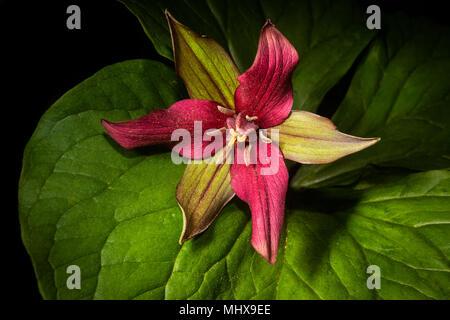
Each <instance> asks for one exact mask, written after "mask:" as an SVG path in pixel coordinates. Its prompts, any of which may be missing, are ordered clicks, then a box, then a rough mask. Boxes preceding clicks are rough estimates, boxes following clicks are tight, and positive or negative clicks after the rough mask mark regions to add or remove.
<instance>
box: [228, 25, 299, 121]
mask: <svg viewBox="0 0 450 320" xmlns="http://www.w3.org/2000/svg"><path fill="white" fill-rule="evenodd" d="M297 63H298V54H297V51H296V50H295V48H294V47H293V46H292V45H291V44H290V43H289V41H288V40H287V39H286V38H285V37H284V36H283V35H282V34H281V32H280V31H278V30H277V29H276V28H275V25H274V24H272V22H270V20H269V21H267V22H266V24H265V25H264V27H263V28H262V31H261V36H260V38H259V46H258V52H257V53H256V58H255V61H254V62H253V65H252V66H251V67H250V69H248V70H247V71H246V72H245V73H244V74H242V75H240V76H239V78H238V81H239V83H240V84H241V85H240V86H239V87H238V88H237V90H236V94H235V100H236V101H235V102H236V111H237V112H238V113H239V112H245V113H246V114H247V115H249V116H257V117H258V120H257V121H256V122H257V123H258V124H259V126H260V127H261V128H269V127H273V126H276V125H278V124H280V123H282V122H283V121H284V119H286V117H287V116H288V115H289V112H290V111H291V108H292V83H291V75H292V72H293V71H294V69H295V66H296V65H297Z"/></svg>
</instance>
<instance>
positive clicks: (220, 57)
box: [166, 12, 239, 109]
mask: <svg viewBox="0 0 450 320" xmlns="http://www.w3.org/2000/svg"><path fill="white" fill-rule="evenodd" d="M166 16H167V21H168V23H169V26H170V32H171V35H172V44H173V46H174V48H173V51H174V57H175V70H176V71H177V74H178V75H179V76H180V78H181V79H182V80H183V81H184V83H185V85H186V88H187V90H188V93H189V96H190V97H191V98H192V99H206V100H211V101H216V102H218V103H219V104H220V105H222V106H223V107H227V108H230V109H234V92H235V91H236V88H237V87H238V85H239V83H238V81H237V77H238V76H239V71H238V70H237V67H236V66H235V64H234V63H233V61H232V60H231V58H230V56H229V55H228V54H227V53H226V51H225V50H224V49H223V48H222V47H221V46H220V45H219V44H218V43H217V42H216V41H215V40H214V39H211V38H207V37H202V36H200V35H199V34H197V33H196V32H194V31H192V30H191V29H190V28H188V27H186V26H184V25H182V24H181V23H179V22H178V21H177V20H175V19H174V18H173V17H172V16H171V15H170V13H168V12H166Z"/></svg>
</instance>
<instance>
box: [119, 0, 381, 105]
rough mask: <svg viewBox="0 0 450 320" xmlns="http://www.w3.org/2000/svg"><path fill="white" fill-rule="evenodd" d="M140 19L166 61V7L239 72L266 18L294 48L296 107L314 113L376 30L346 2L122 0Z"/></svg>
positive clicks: (246, 64)
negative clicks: (224, 51) (219, 49)
mask: <svg viewBox="0 0 450 320" xmlns="http://www.w3.org/2000/svg"><path fill="white" fill-rule="evenodd" d="M120 2H122V3H124V4H125V5H126V6H127V7H128V8H129V9H130V10H131V11H132V12H133V13H134V14H135V15H136V16H137V18H138V19H139V21H140V23H141V24H142V26H143V28H144V30H145V32H146V33H147V35H148V36H149V38H150V40H151V41H152V42H153V44H154V45H155V48H156V50H157V51H158V52H159V53H160V54H161V55H163V56H164V57H167V58H169V59H172V60H173V57H172V54H171V43H170V34H169V29H168V27H167V23H166V21H165V19H164V9H166V8H167V9H168V10H169V11H170V13H171V14H172V15H173V16H174V17H175V18H176V19H177V20H179V21H180V22H181V23H183V24H184V25H186V26H188V27H190V28H191V29H193V30H194V31H196V32H197V33H200V34H205V35H208V36H209V37H211V38H213V39H215V40H216V41H218V42H219V43H220V44H221V45H222V46H224V48H225V49H227V50H228V51H229V52H230V54H231V56H232V58H233V60H234V62H235V63H236V65H237V66H238V68H239V70H240V71H241V72H244V71H245V70H246V69H247V68H249V67H250V66H251V64H252V63H253V60H254V58H255V55H256V49H257V46H258V38H259V34H260V31H261V28H262V26H263V24H264V22H265V21H266V19H268V18H270V19H271V20H272V21H273V22H274V23H275V24H276V26H277V28H278V29H279V30H280V31H281V32H282V33H283V34H284V35H285V36H286V37H287V39H288V40H289V41H290V42H291V43H292V44H293V45H294V47H295V48H296V49H297V51H298V53H299V56H300V62H299V65H298V67H297V69H296V71H295V73H294V75H293V79H292V81H293V87H294V108H295V109H303V110H309V111H315V110H316V109H317V107H318V105H319V104H320V102H321V101H322V99H323V97H324V95H325V94H326V93H327V92H328V90H329V89H330V88H332V87H333V86H334V85H335V84H336V83H337V82H338V81H339V80H340V79H341V78H342V76H343V75H344V74H345V73H346V72H347V71H348V69H349V68H350V67H351V65H352V64H353V62H354V61H355V59H356V58H357V57H358V55H359V54H360V52H361V51H362V50H363V49H364V48H365V47H366V46H367V44H368V43H369V41H370V40H371V38H372V37H373V36H374V35H375V33H376V31H372V30H368V29H367V27H366V21H365V19H366V18H367V14H366V12H365V8H362V7H361V6H360V5H359V4H358V3H357V2H356V1H347V0H338V1H330V0H308V1H306V0H303V1H298V0H284V1H276V2H275V1H272V0H261V1H256V0H249V1H241V0H228V1H224V0H207V1H194V2H189V3H188V2H186V1H183V0H179V1H178V0H173V1H154V0H146V1H138V0H120Z"/></svg>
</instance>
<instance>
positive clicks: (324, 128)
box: [269, 111, 381, 164]
mask: <svg viewBox="0 0 450 320" xmlns="http://www.w3.org/2000/svg"><path fill="white" fill-rule="evenodd" d="M273 129H275V130H278V140H279V145H280V148H281V150H282V151H283V155H284V157H285V158H286V159H289V160H293V161H296V162H300V163H303V164H325V163H330V162H333V161H335V160H337V159H339V158H342V157H344V156H346V155H349V154H351V153H355V152H358V151H361V150H363V149H365V148H368V147H370V146H372V145H374V144H375V143H377V142H378V141H380V140H381V139H380V138H360V137H355V136H351V135H348V134H345V133H342V132H340V131H338V130H337V129H336V126H335V125H334V124H333V122H331V120H330V119H328V118H325V117H321V116H319V115H317V114H314V113H311V112H307V111H293V112H292V113H291V115H290V116H289V117H288V118H287V119H286V121H285V122H283V123H282V124H280V125H279V126H276V127H273V128H272V129H271V130H273ZM269 135H270V136H271V135H272V133H271V132H269Z"/></svg>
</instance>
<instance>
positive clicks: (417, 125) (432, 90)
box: [292, 16, 450, 187]
mask: <svg viewBox="0 0 450 320" xmlns="http://www.w3.org/2000/svg"><path fill="white" fill-rule="evenodd" d="M384 21H386V22H385V24H386V30H385V33H384V34H383V36H381V37H379V38H377V39H376V41H374V43H373V44H372V45H371V48H370V51H369V52H368V53H367V55H366V56H365V57H364V59H363V61H362V63H361V64H360V65H359V67H358V69H357V71H356V74H355V76H354V78H353V80H352V82H351V84H350V88H349V91H348V92H347V94H346V96H345V98H344V100H343V102H342V104H341V105H340V106H339V108H338V110H337V112H336V114H335V115H334V117H333V119H332V120H333V122H334V123H335V124H336V125H337V127H338V129H339V130H341V131H343V132H345V133H349V134H352V135H356V136H361V137H368V136H377V137H381V141H380V142H379V143H377V144H376V145H375V146H373V147H371V148H369V149H367V150H364V151H361V152H359V153H356V154H353V155H350V156H347V157H345V158H343V159H340V160H338V161H336V162H334V163H331V164H328V165H323V166H304V167H302V168H301V169H300V170H299V172H298V173H297V175H296V176H295V178H294V179H293V182H292V185H293V186H295V187H320V186H326V185H331V184H338V183H339V184H343V183H347V182H350V181H354V178H356V177H358V176H359V173H360V171H361V169H362V168H364V167H366V166H367V165H369V164H376V165H383V166H399V167H405V168H409V169H414V170H428V169H439V168H447V167H449V166H450V144H449V143H448V141H450V127H449V125H448V119H450V108H449V103H450V95H449V92H450V55H449V52H450V38H449V37H448V34H449V32H450V29H449V28H448V27H442V26H437V25H433V24H431V23H429V22H427V21H424V20H420V19H415V20H414V21H410V18H407V17H405V16H394V17H390V19H388V18H385V20H384Z"/></svg>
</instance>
